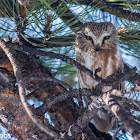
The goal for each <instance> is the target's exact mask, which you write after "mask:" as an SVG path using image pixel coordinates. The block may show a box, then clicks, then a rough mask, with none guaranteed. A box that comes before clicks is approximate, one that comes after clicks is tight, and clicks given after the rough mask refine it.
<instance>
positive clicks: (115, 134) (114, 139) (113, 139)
mask: <svg viewBox="0 0 140 140" xmlns="http://www.w3.org/2000/svg"><path fill="white" fill-rule="evenodd" d="M123 129H124V126H123V125H121V126H120V127H119V128H118V129H117V130H116V132H115V133H114V135H113V137H112V140H116V138H117V134H118V133H119V132H120V131H121V130H123Z"/></svg>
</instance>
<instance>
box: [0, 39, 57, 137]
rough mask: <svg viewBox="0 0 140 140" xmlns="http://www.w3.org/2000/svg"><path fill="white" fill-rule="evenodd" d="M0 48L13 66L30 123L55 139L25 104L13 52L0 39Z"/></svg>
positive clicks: (52, 133) (20, 77) (17, 65)
mask: <svg viewBox="0 0 140 140" xmlns="http://www.w3.org/2000/svg"><path fill="white" fill-rule="evenodd" d="M0 47H1V48H2V49H3V51H4V52H5V54H6V55H7V57H8V58H9V60H10V62H11V65H12V66H13V70H14V74H15V77H16V81H17V84H18V90H19V96H20V99H21V102H22V104H23V106H24V108H25V110H26V112H27V114H28V115H29V116H30V118H31V119H32V121H33V122H34V123H35V124H36V125H37V126H38V127H39V128H40V129H41V130H42V131H44V132H45V133H47V134H49V135H50V136H52V137H54V138H57V137H58V136H59V135H58V134H57V133H56V132H54V131H52V130H50V129H49V128H48V127H46V126H45V125H43V124H42V123H41V121H40V120H39V119H38V118H37V117H36V116H35V114H33V112H32V111H31V109H30V107H29V104H28V103H27V101H26V99H25V88H24V82H23V80H22V79H23V77H22V74H21V69H20V67H19V64H18V62H17V60H16V58H15V57H14V55H13V52H12V50H11V49H9V47H7V45H6V43H5V42H4V41H3V40H2V39H0Z"/></svg>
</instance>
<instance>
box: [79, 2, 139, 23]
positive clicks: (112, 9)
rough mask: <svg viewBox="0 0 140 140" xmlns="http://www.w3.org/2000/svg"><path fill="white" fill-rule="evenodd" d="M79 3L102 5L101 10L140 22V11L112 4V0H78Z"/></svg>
mask: <svg viewBox="0 0 140 140" xmlns="http://www.w3.org/2000/svg"><path fill="white" fill-rule="evenodd" d="M78 3H80V4H85V5H87V6H88V5H90V4H91V5H92V6H93V7H94V6H95V5H98V7H99V8H100V7H101V8H100V9H101V10H103V11H106V12H108V13H110V14H113V15H116V16H117V17H120V18H124V19H128V20H131V21H139V22H140V13H136V12H131V11H128V10H123V9H122V8H119V7H117V6H115V5H112V4H111V3H110V2H107V1H105V0H102V1H100V0H86V1H84V0H80V1H78Z"/></svg>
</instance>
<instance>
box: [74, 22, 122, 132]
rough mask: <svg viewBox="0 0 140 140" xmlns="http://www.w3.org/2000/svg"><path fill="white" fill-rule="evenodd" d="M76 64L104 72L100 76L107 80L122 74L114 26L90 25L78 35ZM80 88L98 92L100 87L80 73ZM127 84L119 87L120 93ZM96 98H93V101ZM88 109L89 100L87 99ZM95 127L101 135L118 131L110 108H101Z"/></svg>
mask: <svg viewBox="0 0 140 140" xmlns="http://www.w3.org/2000/svg"><path fill="white" fill-rule="evenodd" d="M75 52H76V60H77V62H79V63H80V64H82V65H84V66H85V67H87V68H88V69H90V70H92V71H94V70H95V69H97V68H99V67H100V68H101V72H98V73H97V74H98V76H100V77H101V78H103V79H105V78H106V77H107V76H109V75H111V74H113V73H118V72H123V60H122V56H121V51H120V48H119V37H118V33H117V30H116V29H115V27H114V25H113V24H112V23H110V22H101V23H95V22H87V23H84V24H83V25H82V26H81V28H80V29H79V31H78V32H77V33H76V41H75ZM77 76H78V84H79V88H87V89H89V88H91V87H93V88H95V87H96V85H97V84H98V83H97V81H95V80H94V79H93V78H91V77H90V76H88V75H87V74H85V73H84V72H81V71H80V70H79V69H77ZM120 88H124V84H120V85H118V89H120ZM111 89H112V87H111V86H104V87H103V88H102V92H107V91H109V90H111ZM93 98H95V96H91V97H90V99H91V100H92V99H93ZM84 100H85V102H86V106H88V98H87V97H85V98H84ZM93 121H94V125H95V126H96V128H97V129H98V130H100V131H102V132H108V131H110V130H113V129H116V118H115V116H114V115H113V113H112V112H111V110H110V109H109V107H108V106H107V105H105V106H103V107H102V110H99V111H98V112H97V114H96V115H95V116H94V117H93Z"/></svg>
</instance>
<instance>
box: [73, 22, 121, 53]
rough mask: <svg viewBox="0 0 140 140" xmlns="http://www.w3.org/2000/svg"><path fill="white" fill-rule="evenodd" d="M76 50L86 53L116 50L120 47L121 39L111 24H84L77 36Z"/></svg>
mask: <svg viewBox="0 0 140 140" xmlns="http://www.w3.org/2000/svg"><path fill="white" fill-rule="evenodd" d="M75 46H76V48H79V49H80V50H81V51H85V52H99V51H105V50H114V49H117V48H118V46H119V37H118V33H117V30H116V29H115V27H114V25H113V24H112V23H110V22H100V23H95V22H87V23H84V24H83V25H82V26H81V28H80V30H79V31H78V32H77V34H76V41H75Z"/></svg>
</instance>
